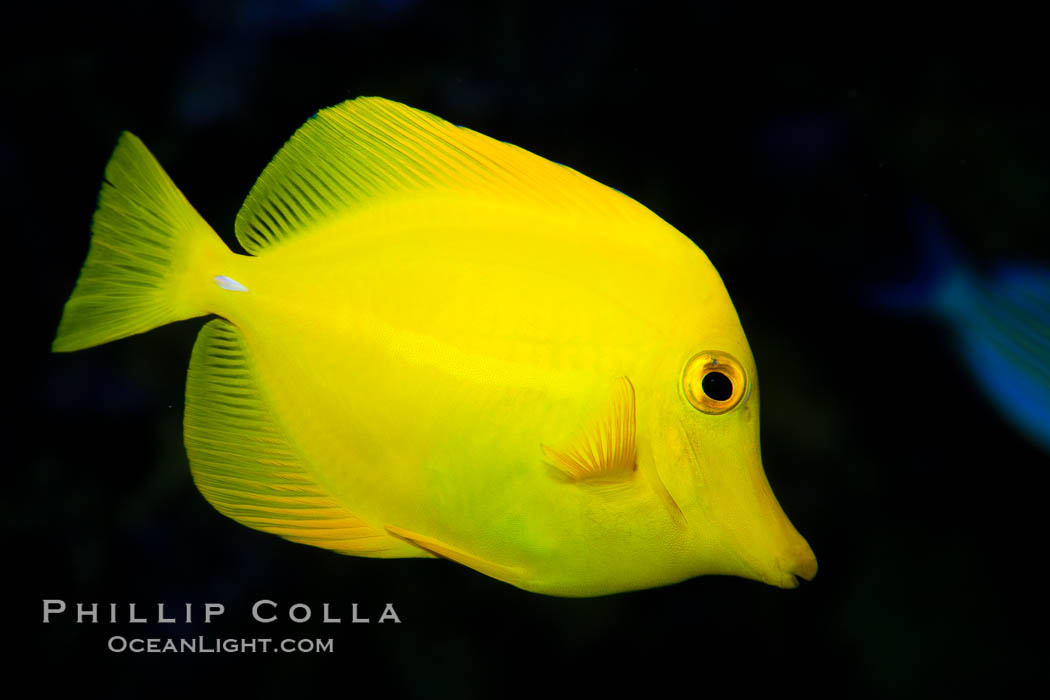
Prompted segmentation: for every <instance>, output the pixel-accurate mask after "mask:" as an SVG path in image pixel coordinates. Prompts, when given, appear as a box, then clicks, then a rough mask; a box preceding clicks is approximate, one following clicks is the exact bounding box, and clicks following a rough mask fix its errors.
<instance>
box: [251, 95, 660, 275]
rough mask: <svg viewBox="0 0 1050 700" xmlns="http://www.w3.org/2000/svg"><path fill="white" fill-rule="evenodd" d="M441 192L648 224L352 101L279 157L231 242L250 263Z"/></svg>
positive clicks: (470, 139)
mask: <svg viewBox="0 0 1050 700" xmlns="http://www.w3.org/2000/svg"><path fill="white" fill-rule="evenodd" d="M442 192H443V193H456V192H458V193H460V194H469V195H471V196H477V197H479V198H488V199H495V198H504V199H509V200H518V201H527V202H532V203H535V204H541V205H544V206H553V207H557V208H562V209H567V210H579V211H588V212H590V213H592V214H593V213H605V214H607V215H610V216H614V217H617V218H619V219H623V218H624V217H632V216H638V215H640V214H641V213H643V212H644V214H646V215H649V216H651V214H649V212H648V210H647V209H645V208H644V207H642V205H640V204H638V203H637V202H635V201H634V200H632V199H630V198H629V197H626V196H624V195H622V194H620V193H619V192H617V191H616V190H613V189H611V188H609V187H606V186H605V185H602V184H600V183H598V182H595V181H594V180H592V179H590V178H588V177H586V176H585V175H581V174H580V173H578V172H576V171H575V170H573V169H571V168H568V167H566V166H564V165H559V164H558V163H554V162H551V161H549V160H547V159H545V158H541V157H539V156H537V155H534V154H532V153H529V152H528V151H526V150H524V149H522V148H518V147H517V146H513V145H511V144H509V143H504V142H502V141H497V140H495V139H492V138H489V137H488V136H485V135H483V134H479V133H477V132H476V131H471V130H470V129H466V128H463V127H459V126H455V125H454V124H450V123H449V122H446V121H445V120H443V119H440V118H439V117H436V116H434V115H432V114H429V113H427V112H423V111H420V110H418V109H413V108H411V107H408V106H406V105H403V104H399V103H397V102H391V101H390V100H385V99H382V98H379V97H360V98H358V99H356V100H349V101H347V102H343V103H342V104H338V105H336V106H334V107H329V108H328V109H323V110H321V111H320V112H318V113H317V114H316V115H314V116H313V117H311V118H310V119H309V120H308V121H307V122H306V123H305V124H304V125H303V126H301V127H300V128H299V130H298V131H296V132H295V134H294V135H293V136H292V138H291V139H289V140H288V142H287V143H286V144H285V145H284V146H283V147H282V148H281V150H280V151H279V152H278V153H277V155H276V156H275V157H274V159H273V161H272V162H271V163H270V164H269V165H268V166H267V167H266V169H265V170H264V171H263V173H262V175H261V176H260V177H259V180H258V181H257V182H256V183H255V186H254V187H253V188H252V191H251V193H249V195H248V198H247V199H246V200H245V202H244V205H243V206H242V207H241V210H240V212H239V213H238V214H237V222H236V225H235V230H236V233H237V240H238V241H240V243H241V245H243V246H244V247H245V249H246V250H247V251H248V252H250V253H253V254H259V253H261V252H262V251H264V250H265V249H267V248H268V247H270V246H273V245H276V244H279V243H281V242H283V241H285V240H288V239H290V238H292V237H295V236H298V235H301V234H304V233H309V232H311V231H313V230H316V229H319V228H321V227H324V226H325V225H326V224H330V223H332V222H333V221H334V220H337V219H338V218H339V217H341V216H343V215H345V214H346V213H348V212H349V211H351V210H353V209H354V208H357V207H361V206H365V205H371V204H374V203H376V202H380V201H384V200H386V201H389V200H390V199H392V198H396V197H412V196H421V195H426V194H436V193H442Z"/></svg>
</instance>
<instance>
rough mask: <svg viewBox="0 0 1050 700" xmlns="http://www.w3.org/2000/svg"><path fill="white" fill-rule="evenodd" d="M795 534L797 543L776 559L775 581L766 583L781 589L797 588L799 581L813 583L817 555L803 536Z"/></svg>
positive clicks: (792, 544)
mask: <svg viewBox="0 0 1050 700" xmlns="http://www.w3.org/2000/svg"><path fill="white" fill-rule="evenodd" d="M794 534H795V537H794V540H795V541H794V542H792V543H791V544H790V545H789V547H788V549H787V551H786V553H785V554H784V555H782V556H779V557H776V559H775V567H776V572H775V575H774V577H773V580H768V579H767V580H766V583H769V584H771V585H774V586H779V587H780V588H797V587H798V579H800V578H801V579H805V580H806V581H812V580H813V577H814V576H816V575H817V557H816V555H814V554H813V550H812V548H810V546H809V543H808V542H806V540H805V539H804V538H803V537H802V535H800V534H798V533H797V532H796V533H794Z"/></svg>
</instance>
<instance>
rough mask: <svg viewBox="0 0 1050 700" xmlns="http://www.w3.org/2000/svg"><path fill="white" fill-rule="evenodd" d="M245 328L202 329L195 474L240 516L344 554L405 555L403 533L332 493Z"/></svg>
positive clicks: (197, 349) (193, 389) (215, 324)
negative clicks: (304, 453) (272, 394)
mask: <svg viewBox="0 0 1050 700" xmlns="http://www.w3.org/2000/svg"><path fill="white" fill-rule="evenodd" d="M256 372H257V370H256V367H255V363H254V361H253V360H252V358H251V355H250V352H249V350H248V348H247V346H246V344H245V342H244V339H243V337H242V336H241V334H240V332H239V331H238V330H237V328H236V327H235V326H234V325H233V324H231V323H229V322H228V321H225V320H223V319H216V320H214V321H211V322H209V323H208V324H206V325H205V326H204V328H202V329H201V332H200V334H199V335H198V336H197V343H196V344H195V345H194V347H193V357H192V359H191V360H190V371H189V375H188V377H187V381H186V416H185V421H184V425H185V428H184V429H185V441H186V452H187V453H188V454H189V458H190V467H191V470H192V473H193V480H194V482H195V483H196V484H197V488H198V489H200V492H201V493H202V494H203V495H204V497H205V498H206V499H207V500H208V501H209V502H210V503H211V504H212V505H213V506H215V508H216V509H217V510H218V511H219V512H220V513H222V514H223V515H226V516H227V517H230V518H233V519H234V520H236V521H237V522H239V523H241V524H243V525H247V526H248V527H251V528H254V529H256V530H262V531H264V532H269V533H272V534H275V535H280V536H281V537H284V538H285V539H288V540H292V541H294V542H300V543H302V544H309V545H313V546H315V547H323V548H325V549H331V550H334V551H336V552H340V553H342V554H354V555H359V556H371V557H397V556H405V554H404V549H403V548H402V546H401V543H399V542H398V541H397V540H394V539H393V538H391V537H390V536H389V535H388V534H387V533H386V532H385V531H384V530H382V529H380V528H376V527H373V526H372V525H370V524H369V523H367V522H365V521H364V520H363V519H361V518H360V517H358V516H357V515H355V514H354V513H352V512H350V511H349V510H347V508H346V507H345V505H343V504H342V503H340V502H339V501H337V500H335V499H334V498H332V497H331V496H330V495H329V493H328V492H327V489H326V488H325V487H324V486H323V485H322V484H321V483H320V482H319V481H318V480H317V479H316V478H315V477H314V475H313V474H312V473H311V470H310V469H309V466H308V465H307V464H306V463H304V461H303V459H302V458H301V457H300V455H299V453H298V450H297V449H296V448H295V447H294V446H293V444H292V443H291V442H290V441H289V440H288V438H287V436H286V435H285V434H284V431H283V429H282V427H281V426H280V425H279V423H278V422H277V421H276V420H275V418H274V415H273V413H272V409H271V407H270V405H269V404H268V402H267V400H266V399H265V397H264V394H263V392H262V390H261V388H260V386H259V384H258V378H257V376H256Z"/></svg>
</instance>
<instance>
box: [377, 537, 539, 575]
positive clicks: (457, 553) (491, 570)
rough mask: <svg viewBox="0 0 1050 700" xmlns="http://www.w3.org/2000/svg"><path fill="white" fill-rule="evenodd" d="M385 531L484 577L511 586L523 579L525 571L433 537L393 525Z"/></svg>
mask: <svg viewBox="0 0 1050 700" xmlns="http://www.w3.org/2000/svg"><path fill="white" fill-rule="evenodd" d="M386 531H387V532H389V533H390V534H391V535H393V536H394V537H397V538H399V539H402V540H404V541H405V542H408V543H409V544H412V545H415V546H416V547H419V548H420V549H422V550H424V551H426V552H430V553H431V554H434V555H437V556H439V557H444V558H445V559H451V560H452V561H454V562H456V563H457V564H462V565H463V566H467V567H470V568H471V569H474V570H475V571H480V572H481V573H483V574H485V575H486V576H491V577H492V578H495V579H499V580H500V581H505V582H506V583H509V584H511V585H515V586H517V585H520V582H521V581H522V579H523V578H524V575H525V570H524V569H521V568H519V567H516V566H504V565H503V564H497V563H495V562H491V561H489V560H487V559H482V558H481V557H478V556H475V555H473V554H468V553H466V552H464V551H463V550H461V549H457V548H455V547H453V546H452V545H448V544H445V543H444V542H442V541H440V540H436V539H434V538H433V537H427V536H426V535H420V534H417V533H415V532H412V531H411V530H405V529H403V528H400V527H394V526H393V525H387V526H386Z"/></svg>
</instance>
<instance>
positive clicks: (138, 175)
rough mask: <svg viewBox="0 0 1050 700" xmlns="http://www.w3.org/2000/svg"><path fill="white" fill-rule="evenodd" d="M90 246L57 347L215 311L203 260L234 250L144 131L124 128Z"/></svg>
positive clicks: (118, 335) (69, 347) (54, 345)
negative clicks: (199, 281)
mask: <svg viewBox="0 0 1050 700" xmlns="http://www.w3.org/2000/svg"><path fill="white" fill-rule="evenodd" d="M91 231H92V236H91V247H90V249H89V250H88V256H87V260H86V261H85V262H84V267H83V269H82V270H81V272H80V278H79V279H78V280H77V284H76V287H75V288H74V289H73V295H72V296H71V297H70V298H69V301H67V302H66V306H65V309H63V311H62V320H61V321H60V322H59V324H58V333H57V334H56V336H55V340H54V342H53V343H52V345H51V349H52V351H54V352H71V351H73V350H80V349H83V348H89V347H92V346H94V345H101V344H102V343H108V342H109V341H111V340H117V339H118V338H124V337H126V336H129V335H135V334H136V333H144V332H145V331H148V330H151V329H153V328H157V327H158V326H163V325H165V324H167V323H171V322H173V321H180V320H182V319H187V318H193V317H194V316H201V315H204V314H206V313H208V309H207V307H206V304H205V300H204V299H203V298H202V294H201V293H200V292H199V289H200V287H199V286H198V285H196V284H189V283H187V282H188V280H189V274H190V273H191V271H196V270H199V269H200V264H201V262H202V261H204V260H207V259H209V258H210V259H214V258H215V257H216V256H229V255H231V253H230V251H229V249H228V248H226V246H225V244H224V243H223V242H222V240H221V239H220V238H219V237H218V236H217V235H216V234H215V232H214V231H213V230H212V229H211V227H210V226H208V224H207V223H205V221H204V219H202V218H201V216H200V215H199V214H198V213H197V212H196V210H194V208H193V207H192V206H191V205H190V203H189V202H188V201H186V198H185V197H184V196H183V195H182V193H181V192H179V190H178V188H177V187H175V184H174V183H173V182H172V181H171V179H170V178H169V177H168V176H167V174H166V173H165V172H164V170H163V169H162V168H161V167H160V164H159V163H157V161H156V159H155V158H154V157H153V155H152V154H151V153H150V152H149V151H148V150H147V149H146V147H145V146H144V145H143V144H142V142H141V141H139V139H138V138H137V137H136V136H135V135H133V134H131V133H129V132H124V133H123V134H122V135H121V137H120V140H119V141H118V142H117V147H116V149H115V150H114V151H113V155H112V157H111V158H110V160H109V164H108V165H107V166H106V181H105V182H104V183H103V185H102V190H101V192H100V193H99V198H98V209H97V210H96V211H95V216H94V219H93V220H92V224H91Z"/></svg>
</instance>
